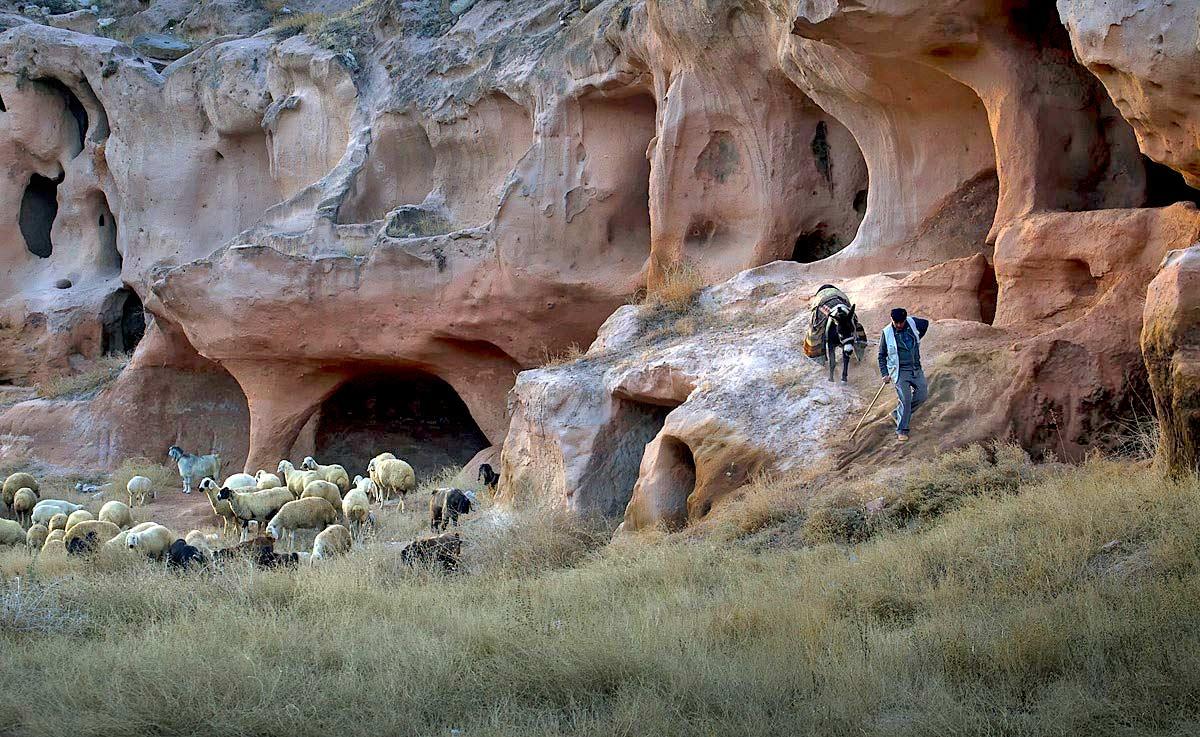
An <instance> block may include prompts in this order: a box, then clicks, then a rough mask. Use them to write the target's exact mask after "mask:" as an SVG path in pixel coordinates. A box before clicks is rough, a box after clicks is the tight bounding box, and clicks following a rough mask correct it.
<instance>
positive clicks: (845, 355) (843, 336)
mask: <svg viewBox="0 0 1200 737" xmlns="http://www.w3.org/2000/svg"><path fill="white" fill-rule="evenodd" d="M857 341H858V332H857V331H856V330H855V327H854V305H850V306H849V307H847V306H846V305H844V304H839V305H834V307H833V309H832V310H830V311H829V319H828V320H826V322H825V356H826V360H827V361H828V362H829V380H830V381H833V371H834V363H835V361H836V360H837V359H836V355H835V354H836V349H837V348H838V347H839V346H841V349H842V382H843V383H845V382H846V380H847V379H848V377H849V372H850V357H851V356H854V357H856V358H857V359H858V360H859V362H860V363H861V362H862V356H860V355H858V351H857V350H856V349H855V343H856V342H857Z"/></svg>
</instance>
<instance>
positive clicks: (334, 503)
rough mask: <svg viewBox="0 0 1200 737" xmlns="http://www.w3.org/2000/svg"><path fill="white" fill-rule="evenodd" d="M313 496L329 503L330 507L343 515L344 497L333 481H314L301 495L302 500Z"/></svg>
mask: <svg viewBox="0 0 1200 737" xmlns="http://www.w3.org/2000/svg"><path fill="white" fill-rule="evenodd" d="M313 496H315V497H318V498H320V499H324V500H325V501H327V502H329V506H331V507H333V508H334V509H335V510H337V512H338V513H339V514H341V511H342V495H341V494H340V493H339V492H338V487H337V484H335V483H333V482H332V481H312V482H310V483H309V484H308V486H305V487H304V493H303V494H301V495H300V498H301V499H307V498H309V497H313Z"/></svg>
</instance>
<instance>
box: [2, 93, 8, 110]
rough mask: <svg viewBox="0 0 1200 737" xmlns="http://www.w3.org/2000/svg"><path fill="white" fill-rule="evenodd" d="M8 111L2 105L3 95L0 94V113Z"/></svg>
mask: <svg viewBox="0 0 1200 737" xmlns="http://www.w3.org/2000/svg"><path fill="white" fill-rule="evenodd" d="M6 112H8V108H6V107H4V96H3V95H0V113H6Z"/></svg>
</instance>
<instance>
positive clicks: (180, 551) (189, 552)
mask: <svg viewBox="0 0 1200 737" xmlns="http://www.w3.org/2000/svg"><path fill="white" fill-rule="evenodd" d="M207 562H208V557H207V556H206V555H205V554H204V552H203V551H202V550H200V549H199V548H197V547H196V546H194V545H188V544H187V542H186V541H184V540H176V541H175V542H173V543H171V547H169V548H167V565H168V566H170V567H171V568H179V569H186V568H189V567H191V566H192V565H204V564H205V563H207Z"/></svg>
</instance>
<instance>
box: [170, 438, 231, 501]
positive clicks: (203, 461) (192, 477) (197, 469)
mask: <svg viewBox="0 0 1200 737" xmlns="http://www.w3.org/2000/svg"><path fill="white" fill-rule="evenodd" d="M167 455H169V456H171V459H172V460H173V461H175V463H176V465H178V466H179V477H180V478H182V479H183V493H184V494H191V493H192V486H193V485H194V484H199V483H200V479H202V478H204V477H205V476H208V477H210V478H214V479H215V478H218V477H219V476H220V475H221V457H220V456H218V455H217V454H216V453H213V454H211V455H205V456H198V455H193V454H192V453H184V452H183V448H180V447H179V446H178V445H172V446H171V447H170V448H167Z"/></svg>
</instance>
